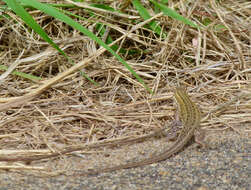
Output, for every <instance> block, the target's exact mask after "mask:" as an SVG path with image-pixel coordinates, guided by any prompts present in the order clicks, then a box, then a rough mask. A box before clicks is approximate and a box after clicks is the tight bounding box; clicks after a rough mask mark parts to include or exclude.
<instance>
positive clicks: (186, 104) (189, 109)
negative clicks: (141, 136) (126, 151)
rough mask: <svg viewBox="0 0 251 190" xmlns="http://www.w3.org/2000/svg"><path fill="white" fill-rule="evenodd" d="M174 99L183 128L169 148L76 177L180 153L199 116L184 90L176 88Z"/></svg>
mask: <svg viewBox="0 0 251 190" xmlns="http://www.w3.org/2000/svg"><path fill="white" fill-rule="evenodd" d="M174 97H175V100H176V101H177V104H178V107H179V117H180V120H181V122H182V125H183V128H182V129H181V131H180V132H179V135H178V137H177V139H176V141H175V142H174V143H173V145H172V146H171V147H170V148H168V149H167V150H165V151H164V152H162V153H160V154H158V155H156V156H153V157H150V158H147V159H144V160H141V161H138V162H131V163H127V164H124V165H118V166H114V167H109V168H104V169H99V170H88V171H79V173H78V174H76V175H88V174H98V173H102V172H111V171H115V170H119V169H128V168H134V167H139V166H144V165H148V164H152V163H155V162H160V161H163V160H166V159H167V158H169V157H171V156H172V155H174V154H176V153H177V152H179V151H181V150H182V148H183V147H184V146H185V145H186V144H187V143H188V141H189V140H190V139H191V138H192V137H193V136H194V133H195V131H196V130H197V129H198V128H199V126H200V120H201V114H200V111H199V109H198V107H197V106H196V105H195V103H194V102H192V101H191V100H190V98H189V96H188V94H187V93H186V91H185V89H183V88H181V87H178V88H176V89H175V92H174Z"/></svg>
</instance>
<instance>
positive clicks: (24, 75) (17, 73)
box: [0, 65, 42, 81]
mask: <svg viewBox="0 0 251 190" xmlns="http://www.w3.org/2000/svg"><path fill="white" fill-rule="evenodd" d="M7 69H8V67H7V66H5V65H0V70H2V71H7ZM11 73H12V74H14V75H17V76H20V77H22V78H26V79H29V80H32V81H39V80H41V79H42V78H40V77H37V76H34V75H31V74H26V73H23V72H19V71H16V70H14V71H12V72H11Z"/></svg>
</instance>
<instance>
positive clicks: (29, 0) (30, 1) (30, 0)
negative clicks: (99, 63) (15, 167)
mask: <svg viewBox="0 0 251 190" xmlns="http://www.w3.org/2000/svg"><path fill="white" fill-rule="evenodd" d="M20 1H21V2H22V3H24V4H26V5H29V6H32V7H34V8H36V9H39V10H41V11H42V12H44V13H46V14H48V15H50V16H52V17H55V18H57V19H58V20H60V21H62V22H64V23H66V24H68V25H70V26H71V27H73V28H75V29H77V30H79V31H80V32H82V33H83V34H85V35H87V36H88V37H89V38H91V39H92V40H94V41H96V42H97V43H98V44H99V45H101V46H103V47H104V48H105V49H107V50H108V51H109V52H110V53H111V54H112V55H113V56H115V57H116V58H117V59H118V60H119V61H120V62H121V63H122V64H123V65H124V66H125V67H126V68H127V69H128V70H129V71H130V72H131V73H132V74H133V76H134V77H135V78H136V79H137V80H138V81H139V82H140V83H141V84H142V85H143V86H144V87H145V88H146V89H147V90H148V91H149V92H150V93H152V91H151V89H150V88H149V87H148V86H147V85H145V83H144V81H143V79H142V78H141V77H139V75H138V74H137V73H136V72H135V71H134V70H133V69H132V68H131V67H130V66H129V65H128V64H127V63H126V62H125V61H124V60H123V59H122V58H121V57H120V56H119V55H118V54H116V53H115V52H114V51H113V50H112V49H111V48H110V47H109V46H108V45H107V44H105V43H104V42H103V41H102V40H101V39H99V38H98V37H97V36H96V35H94V34H93V33H92V32H90V31H89V30H87V29H86V28H85V27H83V26H82V25H80V24H79V23H77V22H75V21H74V20H73V19H71V18H70V17H68V16H67V15H65V14H63V13H61V12H60V11H58V10H57V9H55V8H53V7H52V6H49V5H46V4H44V3H40V2H38V1H36V0H20Z"/></svg>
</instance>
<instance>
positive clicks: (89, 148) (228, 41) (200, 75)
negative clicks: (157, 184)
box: [0, 0, 251, 174]
mask: <svg viewBox="0 0 251 190" xmlns="http://www.w3.org/2000/svg"><path fill="white" fill-rule="evenodd" d="M109 2H110V3H109ZM210 2H211V3H205V2H204V1H200V2H199V1H196V3H195V4H191V5H187V4H183V3H182V1H180V2H179V1H177V2H176V3H174V2H173V3H174V4H173V6H174V7H176V8H179V10H182V14H183V16H186V17H188V18H190V19H192V20H194V21H201V20H202V19H204V18H210V19H212V23H211V24H210V25H208V26H207V27H206V28H205V29H203V30H201V31H197V30H195V29H192V28H190V27H188V26H184V25H183V24H182V23H180V22H178V21H174V20H173V19H170V18H167V17H166V16H163V15H161V14H160V15H157V16H156V19H157V20H158V21H159V23H160V26H162V27H163V31H166V32H167V33H168V37H167V38H166V39H165V40H164V41H163V40H162V41H161V40H160V38H159V37H158V36H156V35H155V34H153V33H152V32H151V31H150V30H148V29H145V28H143V27H142V25H141V24H139V25H137V26H136V27H134V28H133V29H132V24H131V20H129V19H127V18H126V17H119V16H117V15H112V14H107V13H102V12H96V14H97V15H98V17H96V18H95V19H97V18H98V20H99V21H100V22H104V23H110V33H109V34H110V35H111V36H112V37H113V39H119V40H118V41H117V44H118V45H120V46H121V47H123V48H126V49H135V50H138V52H140V53H138V54H136V55H129V54H128V55H125V54H124V55H123V54H122V56H123V58H124V59H125V60H126V61H127V63H129V64H130V66H131V67H132V68H133V69H134V70H135V71H136V72H137V73H138V74H139V75H140V76H141V77H142V78H143V79H144V82H145V83H146V84H147V85H148V86H149V87H150V88H151V89H152V90H153V92H154V95H151V94H149V93H148V92H147V91H146V90H145V89H144V88H143V87H142V86H141V84H140V83H139V82H138V81H137V80H136V79H135V78H133V77H132V75H131V74H130V73H129V72H128V70H127V69H126V68H125V67H124V66H123V65H122V64H121V63H119V62H118V61H117V60H115V58H113V57H112V56H111V55H110V54H108V53H106V52H105V50H104V49H103V48H100V47H97V45H96V44H95V43H94V42H92V41H91V40H89V39H88V38H87V37H85V36H82V35H80V34H79V32H78V31H74V30H72V29H71V28H69V27H68V26H66V25H65V24H62V23H61V22H59V21H56V20H54V19H51V18H50V17H48V16H47V15H44V14H42V13H40V12H39V11H31V12H30V13H31V14H32V16H33V17H34V18H35V19H36V21H37V22H38V23H40V25H41V26H43V28H44V29H45V30H46V31H47V33H48V34H49V36H50V37H51V38H52V39H53V40H54V41H55V42H57V44H58V45H60V47H61V48H63V49H64V51H65V52H66V53H67V54H68V55H69V56H70V57H71V58H72V59H73V60H74V61H75V62H78V64H76V65H75V66H74V67H72V65H70V64H69V63H67V60H66V59H65V58H64V57H63V56H62V55H59V54H58V52H57V51H56V50H54V49H52V48H50V47H49V45H48V44H46V43H44V42H43V40H41V39H40V37H39V36H37V35H36V34H34V33H30V32H29V30H28V29H27V28H26V27H25V26H23V25H22V22H21V21H20V19H19V18H17V17H16V16H15V15H12V17H13V18H14V19H13V20H12V21H11V22H10V20H7V19H6V20H5V19H2V20H1V21H0V22H1V30H0V31H1V39H0V44H1V50H2V51H1V63H2V64H3V65H6V66H9V67H10V66H12V67H13V68H17V69H18V71H21V72H25V73H30V74H33V75H35V76H39V77H42V78H43V80H42V81H40V82H34V81H32V80H27V79H23V78H22V77H18V76H15V75H12V74H8V73H7V75H6V76H4V78H1V83H0V88H1V91H0V102H1V103H2V104H1V105H0V110H2V111H1V113H0V147H1V151H0V155H1V156H0V160H2V162H0V169H1V168H2V169H14V170H32V171H34V170H37V171H44V172H45V173H46V174H57V173H60V172H62V171H65V170H67V169H69V168H67V167H69V165H67V166H66V165H65V163H66V162H67V163H70V161H69V160H67V161H66V160H65V159H70V158H72V156H70V155H68V154H67V155H66V156H65V157H63V156H62V158H64V159H60V160H56V162H57V167H55V168H52V166H51V165H50V162H51V161H52V160H51V159H47V160H46V159H45V160H44V161H43V162H42V161H36V162H32V163H31V164H30V165H26V164H27V162H28V161H29V159H28V158H35V157H39V156H41V155H42V156H46V155H49V154H50V153H51V152H53V153H55V154H56V153H58V152H61V154H62V151H63V150H66V152H67V151H68V150H71V149H72V148H75V150H78V149H82V153H85V154H90V156H91V158H97V157H100V158H103V157H105V155H106V154H108V153H107V151H111V150H108V149H106V148H105V147H107V146H108V145H109V146H115V145H117V144H123V143H125V142H131V141H132V142H134V140H133V139H135V137H138V136H140V137H141V136H142V135H145V134H149V133H151V132H152V131H154V130H156V129H158V128H161V127H162V126H165V125H166V123H168V122H171V121H172V120H173V116H174V111H175V107H174V105H173V98H172V91H171V89H172V88H174V87H175V86H177V85H185V86H187V89H188V91H189V94H190V96H191V98H192V99H193V100H194V101H195V102H196V103H197V104H198V105H199V107H200V108H201V110H202V111H203V113H204V114H206V113H211V114H210V115H207V116H208V117H206V119H204V120H203V122H202V127H203V128H205V129H206V130H208V131H210V130H211V131H217V132H218V131H227V130H229V129H230V130H233V131H235V132H237V133H238V134H240V135H244V134H247V135H249V136H250V130H251V128H250V126H251V82H250V77H251V71H250V67H251V53H250V39H251V38H250V31H251V30H250V26H251V23H250V20H251V12H250V6H251V3H250V2H248V1H230V0H228V1H224V3H222V4H221V5H216V4H214V3H213V1H210ZM107 3H109V4H110V6H113V7H118V6H120V3H121V2H120V1H115V2H112V4H111V1H107ZM171 4H172V3H170V5H171ZM147 7H148V9H150V7H149V6H147ZM127 10H128V12H127V11H125V15H126V14H128V17H129V14H130V15H134V16H136V17H135V18H138V19H139V17H137V16H138V15H137V14H136V12H135V11H133V8H131V7H130V6H129V7H128V9H127ZM70 11H71V12H72V13H76V14H79V15H82V16H87V15H85V12H84V11H83V12H81V10H80V9H72V10H70ZM118 17H119V19H118ZM16 21H18V22H16ZM80 22H81V24H82V25H84V26H86V27H89V28H92V27H93V23H95V22H97V20H94V19H92V18H90V19H88V20H87V21H80ZM220 24H221V25H224V27H225V29H216V26H219V25H220ZM127 31H130V32H127ZM79 69H81V70H83V71H85V72H86V73H87V74H88V76H89V77H90V78H92V79H93V80H95V81H96V82H98V83H99V84H100V85H99V86H95V85H93V84H92V83H90V82H89V81H88V80H86V79H85V78H83V77H82V76H80V74H79V72H78V70H79ZM1 74H3V71H2V72H1ZM2 76H3V75H2ZM17 97H19V98H17ZM231 100H233V101H231ZM229 101H230V103H229V104H228V105H227V106H225V107H224V108H225V109H224V110H223V111H224V112H223V111H222V110H221V111H218V112H216V111H217V109H218V108H219V107H217V106H219V104H224V103H228V102H229ZM20 102H25V104H23V105H22V106H19V105H20ZM13 106H14V107H13ZM10 107H12V108H10ZM135 146H136V145H135ZM137 146H138V145H137ZM139 146H140V145H139ZM103 148H105V149H103ZM113 149H114V148H113ZM126 149H127V147H124V149H123V148H122V149H121V150H120V153H121V152H123V151H126ZM83 150H85V151H84V152H83ZM116 150H117V151H119V149H116V147H115V149H114V151H115V153H111V155H113V156H112V158H114V159H115V157H116V155H117V156H118V155H119V153H118V154H116ZM97 151H99V152H100V153H99V154H98V156H97V154H96V153H97ZM66 152H65V153H66ZM71 155H72V154H71ZM78 156H80V155H78ZM118 157H119V156H118ZM129 157H130V156H129ZM8 159H9V160H8ZM4 160H6V161H4ZM10 160H12V162H10ZM18 160H22V161H26V162H25V164H23V163H22V162H21V163H20V162H18ZM101 160H102V159H101ZM54 161H55V160H54ZM73 161H74V160H73ZM10 163H11V164H10ZM94 164H95V163H94ZM88 165H89V163H88ZM90 165H91V164H90ZM47 172H48V173H47Z"/></svg>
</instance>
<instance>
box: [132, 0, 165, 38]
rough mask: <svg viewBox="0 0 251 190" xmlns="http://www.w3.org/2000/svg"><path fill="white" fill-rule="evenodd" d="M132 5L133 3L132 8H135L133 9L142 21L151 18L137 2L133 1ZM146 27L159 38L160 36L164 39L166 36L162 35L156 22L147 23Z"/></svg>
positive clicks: (137, 0) (136, 0)
mask: <svg viewBox="0 0 251 190" xmlns="http://www.w3.org/2000/svg"><path fill="white" fill-rule="evenodd" d="M132 3H133V6H134V7H135V9H136V10H137V11H138V12H139V14H140V16H141V17H142V18H143V19H144V20H147V19H150V18H151V15H150V14H149V12H148V11H147V9H146V8H145V7H144V6H143V5H142V4H141V3H140V1H139V0H133V1H132ZM148 25H149V26H150V28H151V29H152V30H153V31H154V32H155V33H156V34H158V35H159V36H161V35H162V37H163V38H165V37H166V36H167V35H166V34H164V33H162V31H161V27H160V26H159V25H158V23H157V22H156V21H154V20H153V21H151V22H149V23H148Z"/></svg>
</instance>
